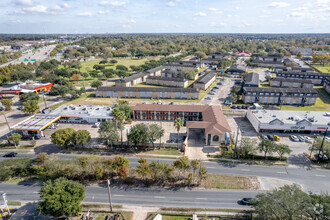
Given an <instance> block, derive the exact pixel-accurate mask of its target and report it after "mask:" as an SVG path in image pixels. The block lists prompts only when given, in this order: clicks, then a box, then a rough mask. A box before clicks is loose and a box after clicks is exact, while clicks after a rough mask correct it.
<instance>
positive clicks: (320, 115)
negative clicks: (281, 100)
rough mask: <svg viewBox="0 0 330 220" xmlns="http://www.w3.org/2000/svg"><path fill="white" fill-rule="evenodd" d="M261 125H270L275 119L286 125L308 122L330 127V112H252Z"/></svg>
mask: <svg viewBox="0 0 330 220" xmlns="http://www.w3.org/2000/svg"><path fill="white" fill-rule="evenodd" d="M251 111H252V113H253V114H254V115H255V116H256V118H257V119H258V120H259V121H260V122H261V123H269V122H271V121H273V120H275V119H278V120H280V121H282V122H283V123H284V124H292V125H295V124H296V123H297V122H299V121H303V120H307V121H309V122H311V123H312V124H322V125H330V112H321V111H282V110H251Z"/></svg>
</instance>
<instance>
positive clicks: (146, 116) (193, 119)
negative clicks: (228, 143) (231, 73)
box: [132, 104, 231, 146]
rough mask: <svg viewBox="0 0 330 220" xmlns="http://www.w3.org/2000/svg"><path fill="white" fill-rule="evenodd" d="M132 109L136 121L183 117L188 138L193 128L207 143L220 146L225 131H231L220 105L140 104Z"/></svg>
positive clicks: (169, 119)
mask: <svg viewBox="0 0 330 220" xmlns="http://www.w3.org/2000/svg"><path fill="white" fill-rule="evenodd" d="M132 110H133V120H136V121H174V120H175V119H177V118H181V119H182V120H183V121H184V124H185V126H186V127H187V136H188V138H189V133H190V132H192V130H195V131H196V130H197V132H200V133H201V134H203V136H204V141H205V144H206V145H217V146H219V145H220V144H221V143H224V141H225V133H226V132H230V131H231V129H230V126H229V124H228V122H227V120H226V117H225V116H224V114H223V112H222V109H221V107H220V106H207V105H153V104H138V105H136V106H133V107H132ZM192 138H194V137H192Z"/></svg>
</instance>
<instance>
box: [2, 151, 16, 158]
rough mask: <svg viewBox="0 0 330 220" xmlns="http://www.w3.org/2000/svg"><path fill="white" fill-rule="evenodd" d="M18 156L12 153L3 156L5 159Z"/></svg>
mask: <svg viewBox="0 0 330 220" xmlns="http://www.w3.org/2000/svg"><path fill="white" fill-rule="evenodd" d="M16 156H17V153H16V152H10V153H7V154H5V155H3V157H16Z"/></svg>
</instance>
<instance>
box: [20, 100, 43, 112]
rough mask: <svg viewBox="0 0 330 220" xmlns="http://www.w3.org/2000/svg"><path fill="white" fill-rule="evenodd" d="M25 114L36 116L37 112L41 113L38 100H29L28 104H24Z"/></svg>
mask: <svg viewBox="0 0 330 220" xmlns="http://www.w3.org/2000/svg"><path fill="white" fill-rule="evenodd" d="M22 111H23V112H26V113H28V114H34V113H36V112H39V111H40V107H39V105H38V101H36V100H28V101H26V102H23V110H22Z"/></svg>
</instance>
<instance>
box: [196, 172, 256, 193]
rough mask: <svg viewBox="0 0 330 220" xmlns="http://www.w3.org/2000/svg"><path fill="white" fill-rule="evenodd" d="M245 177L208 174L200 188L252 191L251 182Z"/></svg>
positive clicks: (249, 178)
mask: <svg viewBox="0 0 330 220" xmlns="http://www.w3.org/2000/svg"><path fill="white" fill-rule="evenodd" d="M251 178H254V177H247V176H234V175H223V174H208V175H207V180H206V181H204V182H203V183H202V184H201V186H203V187H205V188H207V189H245V190H248V189H252V188H253V187H254V185H253V181H251Z"/></svg>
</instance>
